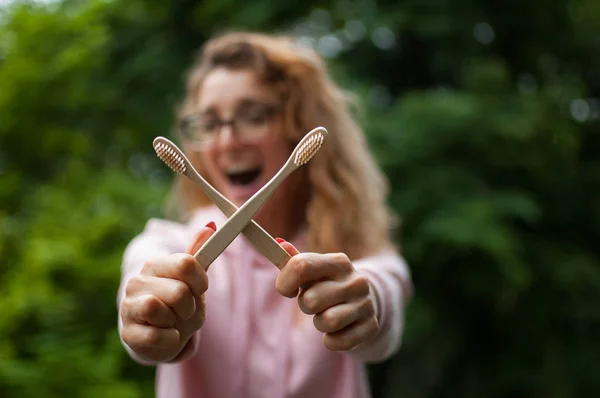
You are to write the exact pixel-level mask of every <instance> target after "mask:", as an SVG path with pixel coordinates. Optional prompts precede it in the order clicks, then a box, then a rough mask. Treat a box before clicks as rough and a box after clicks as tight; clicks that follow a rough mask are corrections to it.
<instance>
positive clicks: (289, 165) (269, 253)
mask: <svg viewBox="0 0 600 398" xmlns="http://www.w3.org/2000/svg"><path fill="white" fill-rule="evenodd" d="M326 138H327V130H326V129H325V128H324V127H317V128H315V129H313V130H311V131H309V132H308V133H307V134H306V135H305V136H304V137H303V138H302V140H301V141H300V142H299V143H298V145H296V148H294V151H293V152H292V154H291V155H290V157H289V158H288V160H287V162H286V163H285V164H284V165H283V166H282V167H281V169H280V170H279V171H278V172H277V174H275V175H274V176H273V178H271V180H269V182H267V183H266V184H265V185H264V186H263V187H262V188H261V189H260V190H259V191H258V192H256V193H255V194H254V195H252V197H251V198H250V199H248V200H247V201H246V202H245V203H244V204H243V205H242V206H241V207H240V208H237V207H236V206H235V205H234V204H233V203H231V202H230V201H229V200H228V199H227V198H226V197H224V196H223V195H222V194H221V193H220V192H219V191H217V190H216V189H215V188H214V187H213V186H212V185H210V184H209V183H208V181H206V180H205V179H204V178H203V177H202V176H201V175H200V173H198V171H197V170H196V169H195V168H194V166H193V165H192V163H191V162H190V161H189V159H188V158H187V157H186V156H185V154H184V153H183V152H182V151H181V149H179V148H178V147H177V145H175V144H174V143H173V142H171V141H170V140H168V139H167V138H165V137H156V138H155V139H154V142H153V146H154V150H155V151H156V154H157V155H158V157H159V158H160V159H161V160H162V161H163V162H164V163H166V165H167V166H169V167H170V168H171V169H172V170H173V171H176V172H178V173H180V174H183V175H185V176H186V177H188V178H189V179H190V180H192V181H194V182H195V183H197V184H198V185H199V186H200V187H201V188H202V190H203V191H204V193H205V194H206V195H207V196H208V197H209V198H210V199H211V200H212V201H213V202H214V203H215V204H216V205H217V207H218V208H219V209H220V210H221V211H222V212H223V214H225V216H226V217H228V219H227V221H226V222H225V223H224V224H223V226H222V227H221V228H219V229H218V230H217V232H215V233H214V234H213V235H212V236H211V237H210V238H209V239H208V240H207V241H206V242H205V243H204V245H202V247H201V248H200V249H199V250H198V251H197V252H196V253H195V254H194V257H195V258H196V260H198V262H199V263H200V265H201V266H202V267H203V268H204V269H205V270H208V267H209V266H210V264H212V262H213V261H214V260H215V259H216V258H217V257H218V256H219V255H220V254H221V253H222V252H223V250H225V249H226V248H227V246H229V244H230V243H231V242H232V241H233V240H234V239H235V237H236V236H237V235H238V234H239V233H240V232H241V233H243V234H244V235H245V236H246V237H247V238H248V240H249V241H250V243H252V245H253V246H254V247H256V249H257V250H258V251H259V252H260V253H261V254H262V255H264V256H265V257H266V258H268V259H269V261H271V262H272V263H273V264H275V266H277V268H279V269H282V268H283V267H284V266H285V264H286V263H287V262H288V260H289V259H290V258H291V256H290V255H289V253H288V252H286V251H285V250H284V249H283V248H282V247H281V246H280V245H279V243H277V241H275V239H273V237H272V236H271V235H269V233H268V232H267V231H265V230H264V229H263V228H262V227H261V226H260V225H259V224H258V223H256V222H255V221H254V220H252V217H254V215H255V214H256V212H258V210H259V209H260V208H261V207H262V205H263V204H264V203H265V202H266V201H267V199H268V198H269V197H270V196H271V194H272V193H273V192H274V191H275V189H276V188H277V187H278V186H279V184H281V183H282V182H283V181H284V180H285V179H286V178H287V177H288V176H289V175H290V174H292V173H293V172H294V171H295V170H297V169H298V168H299V167H301V166H302V165H304V164H306V163H307V162H308V161H309V160H310V159H311V158H312V157H313V156H314V155H315V154H316V153H317V152H318V151H319V149H321V147H322V146H323V143H324V142H325V139H326Z"/></svg>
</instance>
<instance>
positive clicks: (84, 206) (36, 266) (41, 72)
mask: <svg viewBox="0 0 600 398" xmlns="http://www.w3.org/2000/svg"><path fill="white" fill-rule="evenodd" d="M229 28H235V29H251V30H260V31H267V32H285V33H290V34H293V35H295V36H297V37H298V38H299V39H300V40H302V42H303V43H304V44H305V45H308V46H313V47H314V48H316V49H317V50H318V51H319V52H320V53H321V54H322V55H323V56H324V57H325V58H326V59H327V61H328V62H329V65H330V66H331V68H332V73H333V76H334V78H335V80H336V81H337V82H338V83H339V84H341V85H342V86H343V87H344V88H346V89H348V90H352V91H353V92H355V93H356V94H357V95H358V96H359V98H360V99H361V101H362V103H363V106H364V112H363V113H362V114H360V115H357V117H359V120H360V122H361V124H362V125H363V126H364V128H365V130H366V132H367V134H368V139H369V144H370V145H371V147H372V149H373V151H374V152H375V154H376V156H377V160H378V162H379V164H380V165H381V166H382V167H383V169H384V170H385V172H386V174H387V176H388V177H389V180H390V182H391V187H392V195H391V197H390V203H391V205H392V206H393V208H394V209H395V210H396V211H397V212H398V214H399V215H400V216H401V219H402V228H401V234H400V235H399V236H398V237H397V239H398V242H399V243H400V244H401V246H402V250H403V254H404V255H405V257H406V258H407V260H408V262H409V264H410V266H411V270H412V273H413V278H414V283H415V297H414V300H413V301H412V302H411V304H410V307H409V308H408V309H407V318H406V331H405V335H404V344H403V347H402V350H401V351H400V352H399V353H398V354H397V355H396V356H395V357H393V358H392V359H390V360H389V361H387V362H385V363H383V364H379V365H376V366H370V367H369V371H370V377H371V382H372V388H373V392H374V394H375V397H385V398H389V397H407V398H416V397H545V398H554V397H598V396H600V378H599V377H598V376H599V375H600V197H599V194H600V152H599V150H600V129H599V127H600V2H599V1H598V0H554V1H551V2H549V1H545V0H530V1H517V0H503V1H498V0H486V1H470V0H454V1H449V0H431V1H425V0H422V1H419V0H406V1H391V0H390V1H375V0H357V1H350V0H332V1H325V0H323V1H310V0H303V1H285V2H284V1H281V2H274V1H271V0H254V1H248V2H239V1H233V0H204V1H185V0H178V1H151V0H89V1H77V0H50V1H10V0H1V1H0V396H2V397H5V398H14V397H19V398H21V397H148V396H152V394H153V384H154V379H153V377H154V370H153V369H152V368H147V367H142V366H139V365H137V364H135V363H134V362H133V361H132V360H130V359H129V357H128V356H127V355H126V353H125V351H124V350H123V349H122V347H121V345H120V343H119V338H118V335H117V330H116V328H117V312H116V311H117V308H116V290H117V286H118V282H119V275H120V269H119V267H120V262H121V256H122V252H123V249H124V247H125V245H126V244H127V242H128V240H129V239H131V238H132V237H133V236H134V235H135V234H137V233H139V232H140V231H141V229H142V228H143V226H144V224H145V222H146V219H147V218H148V217H153V216H161V211H162V205H163V202H164V200H165V197H166V193H167V190H168V187H169V184H170V182H171V179H172V177H173V174H172V173H171V172H170V170H169V169H167V168H166V167H165V166H164V165H163V164H162V163H161V162H160V160H158V159H157V158H156V156H155V154H154V152H153V149H152V145H151V143H152V139H153V138H154V137H155V136H157V135H167V136H169V135H170V131H171V122H172V115H173V109H174V106H175V104H176V102H177V101H178V100H179V98H180V96H181V93H182V89H183V73H184V72H185V71H186V70H187V68H188V67H189V66H190V64H191V61H192V58H193V57H194V55H195V54H196V53H197V51H198V48H199V46H200V45H201V44H202V43H203V41H204V40H206V39H207V38H208V37H210V36H211V35H212V34H214V33H218V32H221V31H223V30H224V29H229Z"/></svg>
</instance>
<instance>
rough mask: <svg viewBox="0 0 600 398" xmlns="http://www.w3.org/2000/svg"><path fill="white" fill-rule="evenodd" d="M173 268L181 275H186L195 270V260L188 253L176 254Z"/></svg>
mask: <svg viewBox="0 0 600 398" xmlns="http://www.w3.org/2000/svg"><path fill="white" fill-rule="evenodd" d="M175 270H176V272H177V274H179V275H181V276H184V277H185V276H188V275H190V274H193V273H194V272H195V271H196V260H195V259H194V257H192V256H190V255H189V254H183V255H178V257H177V261H176V262H175Z"/></svg>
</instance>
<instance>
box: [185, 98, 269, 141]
mask: <svg viewBox="0 0 600 398" xmlns="http://www.w3.org/2000/svg"><path fill="white" fill-rule="evenodd" d="M279 110H280V108H279V107H278V106H275V105H271V104H265V103H256V102H255V103H252V104H246V106H244V107H242V108H241V109H240V110H239V111H238V112H237V113H236V114H235V115H234V117H233V118H231V119H229V120H221V119H219V118H217V117H216V116H211V115H191V116H189V117H187V118H184V119H183V120H181V122H180V124H179V129H180V131H181V134H182V136H183V137H184V138H185V139H187V140H189V142H190V144H192V145H194V146H197V147H198V148H200V149H201V148H206V147H207V146H210V145H212V144H213V143H214V142H215V141H216V139H217V137H218V136H219V132H220V131H221V128H222V127H224V126H231V128H232V131H233V132H234V134H236V137H237V138H238V139H239V140H240V141H243V142H244V143H253V142H256V141H259V140H261V139H262V138H263V137H264V136H265V134H266V133H267V132H268V131H269V128H270V127H271V123H272V121H273V119H274V117H275V115H276V114H277V113H279Z"/></svg>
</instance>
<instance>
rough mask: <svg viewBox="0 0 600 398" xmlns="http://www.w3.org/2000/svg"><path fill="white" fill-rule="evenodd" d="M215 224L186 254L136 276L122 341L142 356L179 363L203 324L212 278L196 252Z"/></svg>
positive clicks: (126, 302)
mask: <svg viewBox="0 0 600 398" xmlns="http://www.w3.org/2000/svg"><path fill="white" fill-rule="evenodd" d="M215 229H216V227H215V224H214V223H212V222H211V223H209V224H207V226H206V227H204V228H202V230H201V231H200V232H199V233H198V235H197V236H196V239H195V241H194V242H193V243H192V245H191V246H190V248H189V249H188V250H187V253H188V254H173V255H170V256H165V257H159V258H155V259H152V260H148V261H147V262H146V263H145V264H144V266H143V268H142V271H141V272H140V274H139V275H137V276H134V277H132V278H131V279H130V280H129V281H128V283H127V286H126V288H125V298H124V299H123V301H122V302H121V308H120V314H121V319H122V322H123V324H122V327H121V338H122V339H123V341H124V342H125V344H127V345H128V346H129V347H130V348H131V349H132V350H133V351H134V352H135V353H136V354H137V355H138V356H139V357H140V358H142V359H144V360H147V361H152V362H167V361H171V360H173V359H175V358H176V357H177V355H179V353H180V352H181V351H182V350H183V348H184V347H185V345H186V344H187V342H188V340H189V339H190V337H191V336H192V335H193V334H194V333H195V332H196V331H197V330H199V329H200V328H201V327H202V325H203V324H204V319H205V301H204V292H205V291H206V289H208V277H207V275H206V272H205V271H204V269H203V268H202V267H201V266H200V264H199V263H198V261H196V259H195V258H194V257H193V256H192V255H190V254H189V253H194V252H195V251H196V250H198V248H200V247H201V246H202V244H204V242H206V240H208V238H209V237H210V236H211V235H212V234H213V233H214V231H215Z"/></svg>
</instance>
